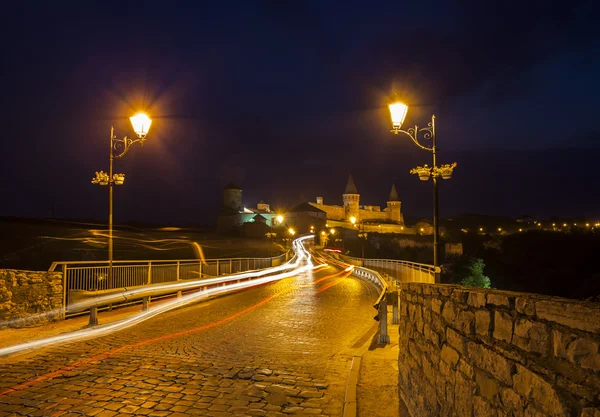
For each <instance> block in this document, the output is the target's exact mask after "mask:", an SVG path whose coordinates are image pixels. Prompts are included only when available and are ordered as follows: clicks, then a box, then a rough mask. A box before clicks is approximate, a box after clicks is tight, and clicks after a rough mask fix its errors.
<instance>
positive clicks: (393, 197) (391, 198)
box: [388, 184, 400, 201]
mask: <svg viewBox="0 0 600 417" xmlns="http://www.w3.org/2000/svg"><path fill="white" fill-rule="evenodd" d="M388 201H400V197H398V191H396V184H392V191H390V196H389V197H388Z"/></svg>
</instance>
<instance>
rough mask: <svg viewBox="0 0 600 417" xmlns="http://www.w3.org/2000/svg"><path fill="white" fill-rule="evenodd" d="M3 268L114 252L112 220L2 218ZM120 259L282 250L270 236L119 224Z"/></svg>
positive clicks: (116, 232)
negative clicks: (110, 236) (109, 223)
mask: <svg viewBox="0 0 600 417" xmlns="http://www.w3.org/2000/svg"><path fill="white" fill-rule="evenodd" d="M0 236H1V237H0V268H7V269H26V270H38V271H43V270H47V269H48V268H49V267H50V265H51V264H52V262H55V261H93V260H106V259H107V257H108V228H107V226H106V224H100V223H93V222H79V221H69V220H51V219H21V218H0ZM113 245H114V246H113V249H114V259H115V260H119V259H134V260H136V259H139V260H142V259H144V260H147V259H149V260H160V259H196V258H198V257H200V252H203V254H204V256H205V258H207V259H210V258H231V257H233V258H238V257H239V258H244V257H268V256H276V255H278V254H280V253H282V247H281V245H279V244H275V243H274V244H273V245H272V246H271V245H270V244H269V241H268V240H267V239H248V238H239V237H225V236H219V235H217V234H215V233H214V232H212V231H211V230H207V229H197V228H176V227H169V228H164V227H158V226H136V227H133V226H116V227H115V230H114V232H113Z"/></svg>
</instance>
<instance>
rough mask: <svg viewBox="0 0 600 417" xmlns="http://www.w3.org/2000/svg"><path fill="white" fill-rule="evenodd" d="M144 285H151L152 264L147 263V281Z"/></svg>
mask: <svg viewBox="0 0 600 417" xmlns="http://www.w3.org/2000/svg"><path fill="white" fill-rule="evenodd" d="M146 284H152V262H150V261H148V280H147V281H146Z"/></svg>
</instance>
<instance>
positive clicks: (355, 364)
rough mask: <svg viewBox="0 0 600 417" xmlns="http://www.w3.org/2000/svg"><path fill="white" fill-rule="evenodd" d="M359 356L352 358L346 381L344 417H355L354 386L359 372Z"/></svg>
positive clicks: (356, 383)
mask: <svg viewBox="0 0 600 417" xmlns="http://www.w3.org/2000/svg"><path fill="white" fill-rule="evenodd" d="M360 361H361V357H360V356H354V357H353V358H352V365H351V366H350V373H349V374H348V380H347V381H346V396H345V398H344V414H343V416H344V417H356V409H357V403H356V386H357V385H358V374H359V372H360Z"/></svg>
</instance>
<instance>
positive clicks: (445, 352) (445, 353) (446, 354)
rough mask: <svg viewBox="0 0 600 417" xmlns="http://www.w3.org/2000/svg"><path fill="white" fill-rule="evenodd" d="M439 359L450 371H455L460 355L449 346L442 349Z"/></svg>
mask: <svg viewBox="0 0 600 417" xmlns="http://www.w3.org/2000/svg"><path fill="white" fill-rule="evenodd" d="M440 358H441V360H443V361H444V362H446V363H447V364H448V365H449V366H450V367H451V368H452V369H455V368H456V364H457V363H458V359H459V358H460V355H459V354H458V352H457V351H455V350H454V349H452V348H451V347H450V346H448V345H444V347H442V353H441V354H440Z"/></svg>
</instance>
